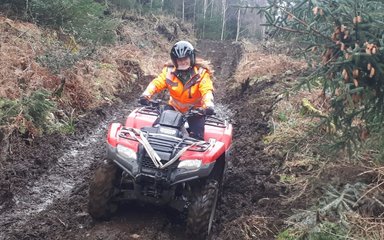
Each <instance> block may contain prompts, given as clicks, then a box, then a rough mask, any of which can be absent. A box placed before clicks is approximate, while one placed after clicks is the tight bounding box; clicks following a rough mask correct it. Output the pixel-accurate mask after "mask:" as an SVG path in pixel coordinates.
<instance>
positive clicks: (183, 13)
mask: <svg viewBox="0 0 384 240" xmlns="http://www.w3.org/2000/svg"><path fill="white" fill-rule="evenodd" d="M182 16H183V18H182V19H183V22H184V21H185V0H183V15H182Z"/></svg>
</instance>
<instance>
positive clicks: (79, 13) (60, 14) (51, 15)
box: [29, 0, 117, 44]
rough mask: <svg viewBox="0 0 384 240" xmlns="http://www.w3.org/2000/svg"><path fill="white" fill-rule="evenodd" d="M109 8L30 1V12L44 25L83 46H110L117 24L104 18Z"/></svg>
mask: <svg viewBox="0 0 384 240" xmlns="http://www.w3.org/2000/svg"><path fill="white" fill-rule="evenodd" d="M105 9H106V7H105V6H104V5H101V4H99V3H97V2H95V1H93V0H77V1H73V0H31V2H30V7H29V11H30V14H31V16H32V17H33V19H35V20H36V21H37V22H38V23H40V24H42V25H48V26H53V27H56V28H62V29H63V30H64V31H67V32H69V33H71V34H73V35H74V36H75V37H76V39H79V40H80V41H83V42H89V41H90V42H93V43H94V42H100V43H103V44H105V43H111V42H113V41H114V40H115V33H114V31H115V29H116V28H117V22H116V20H113V19H109V18H108V17H106V16H104V11H105Z"/></svg>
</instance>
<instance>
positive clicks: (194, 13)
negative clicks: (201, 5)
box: [193, 0, 197, 25]
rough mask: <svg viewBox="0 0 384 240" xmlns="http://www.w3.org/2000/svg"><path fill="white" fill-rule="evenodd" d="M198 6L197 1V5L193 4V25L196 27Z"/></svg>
mask: <svg viewBox="0 0 384 240" xmlns="http://www.w3.org/2000/svg"><path fill="white" fill-rule="evenodd" d="M196 4H197V0H195V4H193V25H196Z"/></svg>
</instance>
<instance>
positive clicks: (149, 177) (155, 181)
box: [88, 44, 232, 239]
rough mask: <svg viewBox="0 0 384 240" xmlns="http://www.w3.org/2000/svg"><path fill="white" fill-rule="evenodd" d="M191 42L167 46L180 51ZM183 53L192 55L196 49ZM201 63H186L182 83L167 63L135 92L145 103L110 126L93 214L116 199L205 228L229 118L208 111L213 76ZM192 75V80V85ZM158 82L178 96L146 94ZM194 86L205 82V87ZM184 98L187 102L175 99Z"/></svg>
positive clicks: (198, 233)
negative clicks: (169, 211)
mask: <svg viewBox="0 0 384 240" xmlns="http://www.w3.org/2000/svg"><path fill="white" fill-rule="evenodd" d="M176 45H177V44H176ZM177 46H180V45H177ZM181 46H184V45H181ZM188 46H189V45H188V44H187V47H184V48H181V47H177V48H176V47H174V48H175V50H174V48H172V51H173V50H174V51H176V52H178V53H179V54H180V56H183V55H182V54H181V53H183V52H184V53H185V52H188V51H189V50H190V48H188ZM183 49H184V50H183ZM192 53H194V51H192ZM171 56H172V53H171ZM188 58H190V62H193V59H194V56H192V57H191V55H188ZM175 63H176V64H178V65H177V66H182V68H185V66H184V65H182V64H180V62H178V61H175ZM183 66H184V67H183ZM188 69H189V68H188ZM199 69H200V68H198V67H195V66H194V67H193V68H192V69H190V71H191V73H192V70H193V72H194V75H193V76H192V78H191V79H190V80H189V81H187V82H186V84H185V85H184V86H183V87H181V86H180V84H182V83H181V82H180V81H179V79H178V78H177V77H175V76H170V75H169V74H171V72H169V69H168V67H167V68H166V69H165V70H163V73H162V74H161V75H160V76H159V77H158V78H156V79H155V80H153V81H152V82H151V84H150V85H149V86H148V88H147V89H146V91H145V92H144V94H143V95H142V97H141V98H140V101H139V102H140V103H141V104H142V105H144V106H142V107H138V108H136V109H135V110H134V111H132V112H131V113H130V114H129V116H128V117H127V119H126V121H125V124H124V125H123V124H121V123H112V124H111V125H110V126H109V130H108V135H107V159H106V161H104V162H103V163H102V165H101V166H100V167H99V168H98V169H97V170H96V172H95V175H94V178H93V180H92V182H91V184H90V189H89V204H88V209H89V213H90V214H91V216H92V217H93V218H95V219H106V218H108V217H110V216H111V214H112V213H113V211H114V210H116V209H117V208H116V207H117V205H118V203H121V202H130V201H137V202H141V203H148V204H154V205H159V206H169V207H171V208H174V209H176V210H178V211H180V212H181V213H186V215H187V219H186V231H187V234H188V235H190V236H191V237H192V238H193V239H205V238H207V237H208V236H209V235H210V232H211V228H212V222H213V220H214V215H215V210H216V204H217V199H218V195H219V191H220V186H221V184H222V181H223V176H224V174H225V169H226V166H227V162H228V160H229V157H230V148H231V144H232V125H231V124H229V123H228V122H227V121H224V120H221V119H219V118H217V117H214V116H213V115H212V114H213V95H212V90H213V88H212V82H211V81H210V79H209V74H208V75H207V72H206V70H205V69H204V70H202V71H201V70H199ZM196 71H197V72H196ZM200 71H201V72H200ZM190 81H193V82H195V83H194V84H192V83H190V84H189V85H190V86H189V85H188V83H189V82H190ZM203 82H204V83H205V87H202V86H201V85H204V84H203ZM156 84H157V86H155V85H156ZM187 85H188V86H189V87H187ZM163 88H168V89H169V91H170V92H171V91H174V95H176V97H172V96H173V95H172V92H171V99H170V101H169V104H164V103H163V102H161V101H155V100H152V99H151V97H152V95H148V93H150V94H155V93H156V92H157V91H160V90H162V89H163ZM183 89H185V91H183ZM199 89H203V90H204V89H205V90H204V91H205V94H201V91H200V90H199ZM177 94H180V96H179V97H178V95H177ZM207 94H208V95H207ZM149 96H151V97H149ZM189 96H191V99H192V100H189ZM183 98H187V100H188V101H191V102H188V103H187V104H185V105H180V104H181V99H183ZM192 103H193V104H192ZM196 119H197V120H196Z"/></svg>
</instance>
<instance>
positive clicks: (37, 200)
mask: <svg viewBox="0 0 384 240" xmlns="http://www.w3.org/2000/svg"><path fill="white" fill-rule="evenodd" d="M125 107H126V109H123V110H124V111H121V112H119V114H116V115H120V116H116V115H109V117H108V118H106V119H104V120H102V121H101V122H99V123H98V125H97V126H95V127H91V126H89V128H90V131H88V133H86V134H84V135H80V136H78V137H74V139H67V142H66V144H65V146H68V147H67V148H66V149H61V150H58V152H60V154H61V156H60V157H58V156H57V157H58V160H57V162H56V163H55V164H54V165H53V166H52V167H51V168H49V170H48V171H47V172H45V173H44V174H42V175H41V176H40V177H38V178H37V179H36V180H33V181H31V182H28V184H27V185H26V186H25V188H23V189H21V191H20V192H17V193H15V194H14V196H13V201H14V205H13V206H12V208H10V209H7V210H5V211H3V212H2V214H1V215H0V239H8V238H13V237H14V236H15V235H14V234H10V235H8V234H7V233H9V232H10V231H13V230H14V229H23V227H25V226H26V225H28V224H29V223H30V222H31V221H32V222H33V219H34V218H36V216H38V215H39V213H40V212H43V211H45V210H46V209H47V208H49V207H50V206H51V205H52V204H54V203H55V202H56V201H58V200H59V199H63V198H68V197H69V196H70V195H71V194H73V192H74V191H79V189H80V190H84V189H85V187H86V186H85V185H86V183H85V182H87V181H88V179H87V178H88V175H89V168H90V167H91V165H92V164H94V163H95V162H97V161H101V160H102V159H103V157H104V155H105V148H104V145H105V135H106V131H107V127H108V122H110V121H112V120H116V118H118V117H120V118H122V117H123V116H124V114H127V113H128V112H130V111H131V110H132V109H133V106H132V107H131V108H127V107H129V106H125ZM120 109H122V108H120ZM98 114H101V115H102V116H104V115H106V114H105V113H102V112H100V111H99V113H98ZM90 117H92V114H91V116H90ZM88 121H89V120H88ZM85 124H86V125H87V124H93V122H92V120H91V121H90V122H88V123H85ZM41 151H44V147H43V149H41ZM48 154H49V153H48ZM50 157H52V156H49V155H47V158H50ZM58 219H59V217H58ZM12 235H13V236H12ZM16 235H17V234H16Z"/></svg>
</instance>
